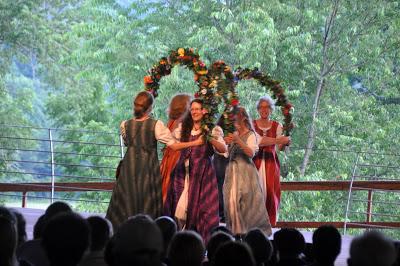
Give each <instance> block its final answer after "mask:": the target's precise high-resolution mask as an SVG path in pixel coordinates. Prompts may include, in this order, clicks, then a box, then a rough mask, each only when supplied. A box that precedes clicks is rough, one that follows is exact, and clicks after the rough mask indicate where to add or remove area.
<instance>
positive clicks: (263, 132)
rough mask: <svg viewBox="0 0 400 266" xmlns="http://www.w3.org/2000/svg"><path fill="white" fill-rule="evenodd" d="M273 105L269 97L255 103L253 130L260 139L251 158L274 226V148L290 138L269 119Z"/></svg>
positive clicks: (277, 191) (276, 197)
mask: <svg viewBox="0 0 400 266" xmlns="http://www.w3.org/2000/svg"><path fill="white" fill-rule="evenodd" d="M274 109H275V103H274V101H273V100H272V98H271V97H270V96H264V97H261V98H260V99H259V100H258V102H257V111H258V114H259V115H260V118H259V119H257V120H254V121H253V125H254V129H255V131H256V132H257V134H258V135H259V136H260V137H261V139H260V142H259V150H258V152H257V154H256V155H255V156H254V157H253V161H254V164H255V165H256V167H257V169H258V173H259V176H260V184H261V188H262V191H263V194H264V197H265V199H266V201H265V206H266V207H267V211H268V215H269V220H270V222H271V224H272V226H275V225H276V221H277V219H278V209H279V203H280V199H281V184H280V163H279V158H278V154H277V152H276V146H278V147H279V149H281V148H282V147H283V146H284V145H287V144H288V143H289V142H290V138H289V137H287V136H283V135H282V125H281V124H279V123H278V122H277V121H273V120H271V119H270V115H271V113H272V111H273V110H274Z"/></svg>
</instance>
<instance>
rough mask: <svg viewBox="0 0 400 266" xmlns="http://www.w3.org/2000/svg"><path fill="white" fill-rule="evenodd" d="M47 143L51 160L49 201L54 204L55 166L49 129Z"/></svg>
mask: <svg viewBox="0 0 400 266" xmlns="http://www.w3.org/2000/svg"><path fill="white" fill-rule="evenodd" d="M49 142H50V159H51V200H50V203H53V202H54V177H55V165H54V147H53V137H52V135H51V128H49Z"/></svg>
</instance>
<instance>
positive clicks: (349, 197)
mask: <svg viewBox="0 0 400 266" xmlns="http://www.w3.org/2000/svg"><path fill="white" fill-rule="evenodd" d="M359 159H360V153H359V152H357V156H356V160H355V162H354V167H353V171H352V174H351V181H350V187H349V194H348V196H347V205H346V214H345V218H344V225H343V234H344V235H345V234H346V231H347V219H348V217H349V209H350V203H351V192H352V188H353V183H354V179H355V175H356V169H357V165H358V161H359Z"/></svg>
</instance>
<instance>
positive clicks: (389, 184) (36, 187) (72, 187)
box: [0, 181, 400, 228]
mask: <svg viewBox="0 0 400 266" xmlns="http://www.w3.org/2000/svg"><path fill="white" fill-rule="evenodd" d="M350 182H351V181H283V182H281V189H282V191H328V190H330V191H346V190H349V188H350ZM114 184H115V183H114V182H56V183H55V184H54V186H53V188H54V191H57V192H71V191H80V192H82V191H97V192H100V191H103V192H111V190H112V189H113V187H114ZM353 184H357V185H358V186H360V187H362V188H363V189H365V188H370V189H385V190H400V181H354V183H353ZM51 189H52V185H51V183H50V182H43V183H0V192H22V193H23V194H22V196H21V197H22V207H25V206H26V200H27V195H26V193H28V192H48V191H51ZM352 189H353V190H357V188H356V187H353V188H352ZM9 196H18V195H9ZM35 197H36V196H33V198H35ZM40 198H44V197H40ZM55 199H59V198H55ZM61 200H62V199H61ZM71 200H74V199H71ZM102 203H104V202H102ZM326 224H331V225H334V226H335V227H337V228H344V227H346V228H368V227H371V228H400V222H371V221H370V222H366V221H359V222H358V221H357V222H347V223H345V222H340V221H332V222H324V221H312V222H310V221H290V222H289V221H279V222H277V227H279V228H284V227H295V228H318V227H319V226H321V225H326Z"/></svg>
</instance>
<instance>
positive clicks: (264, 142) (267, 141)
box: [259, 136, 290, 147]
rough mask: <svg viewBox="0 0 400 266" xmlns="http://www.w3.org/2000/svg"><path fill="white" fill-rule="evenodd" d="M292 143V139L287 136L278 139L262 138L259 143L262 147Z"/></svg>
mask: <svg viewBox="0 0 400 266" xmlns="http://www.w3.org/2000/svg"><path fill="white" fill-rule="evenodd" d="M289 142H290V137H287V136H277V137H276V138H271V137H261V141H260V143H259V145H260V147H264V146H270V145H275V144H278V145H286V144H288V143H289Z"/></svg>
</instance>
